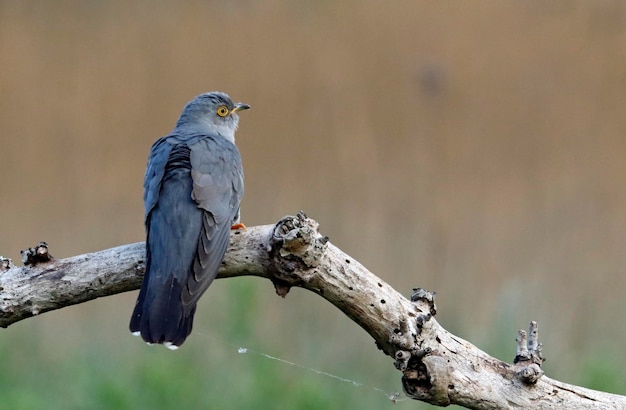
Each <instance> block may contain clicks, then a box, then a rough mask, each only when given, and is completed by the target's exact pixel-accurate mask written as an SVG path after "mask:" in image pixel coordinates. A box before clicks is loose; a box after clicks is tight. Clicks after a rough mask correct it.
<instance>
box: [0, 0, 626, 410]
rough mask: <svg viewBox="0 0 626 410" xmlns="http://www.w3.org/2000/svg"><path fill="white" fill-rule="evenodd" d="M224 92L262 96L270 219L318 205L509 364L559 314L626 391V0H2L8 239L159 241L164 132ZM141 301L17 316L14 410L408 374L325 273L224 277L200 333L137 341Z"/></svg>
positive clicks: (286, 403) (12, 248)
mask: <svg viewBox="0 0 626 410" xmlns="http://www.w3.org/2000/svg"><path fill="white" fill-rule="evenodd" d="M210 90H223V91H226V92H228V93H229V94H230V95H231V96H232V97H233V98H234V99H235V100H237V101H244V102H246V103H249V104H251V105H252V107H253V109H252V110H251V111H249V112H246V113H244V114H242V115H241V123H240V130H239V132H238V134H237V140H238V145H239V147H240V150H241V152H242V156H243V160H244V166H245V171H246V196H245V198H244V203H243V207H242V215H243V221H244V222H245V223H246V224H247V225H249V226H252V225H258V224H269V223H274V222H276V221H277V220H278V219H279V218H280V217H282V216H283V215H286V214H294V213H295V212H297V211H298V210H300V209H303V210H304V211H306V212H307V213H308V214H309V216H311V217H313V218H314V219H316V220H318V221H319V222H320V224H321V228H320V229H321V232H322V233H324V234H326V235H328V236H329V237H330V239H331V241H332V242H333V243H335V244H336V245H338V246H339V247H340V248H342V249H343V250H345V251H346V252H348V253H349V254H350V255H352V256H353V257H355V258H356V259H358V260H359V261H360V262H362V263H363V264H364V265H365V266H367V267H368V268H370V269H371V270H372V271H373V272H374V273H376V274H377V275H378V276H380V277H381V278H383V279H384V280H386V281H388V282H389V283H390V284H391V285H392V286H394V287H395V288H396V289H398V290H399V291H401V292H403V293H404V294H407V295H408V294H409V293H410V290H411V288H412V287H416V286H419V287H424V288H427V289H431V290H435V291H437V293H438V299H437V304H438V307H439V314H438V316H437V318H438V320H439V321H440V322H441V323H442V324H443V326H444V327H446V328H447V329H449V330H450V331H452V332H454V333H455V334H457V335H459V336H461V337H463V338H465V339H468V340H470V341H472V342H473V343H474V344H476V345H477V346H479V347H480V348H482V349H483V350H485V351H487V352H489V353H491V354H493V355H495V356H496V357H499V358H501V359H503V360H507V361H511V360H512V358H513V356H514V354H515V342H514V338H515V336H516V331H517V329H518V328H526V327H527V326H528V322H529V321H530V320H537V321H538V322H539V325H540V335H541V340H542V342H543V343H544V352H545V355H546V356H547V358H548V361H547V362H546V364H545V366H544V367H545V370H546V373H547V374H548V375H549V376H550V377H553V378H556V379H560V380H563V381H566V382H570V383H576V384H582V385H584V386H587V387H591V388H596V389H602V390H606V391H611V392H615V393H620V394H626V372H625V371H624V369H625V368H626V356H624V354H623V345H624V343H625V342H626V321H625V320H624V312H625V311H626V302H625V299H624V291H625V289H626V274H625V273H626V272H625V266H626V252H625V249H626V234H625V232H626V189H625V184H626V161H625V160H624V154H625V153H626V115H625V114H626V3H624V2H621V1H596V2H585V1H570V0H567V1H566V0H559V1H550V2H546V1H538V0H531V1H524V2H514V1H510V2H509V1H505V2H461V1H452V2H416V1H390V2H382V1H375V0H362V1H356V0H350V1H342V2H331V1H319V2H304V1H299V2H292V1H280V0H273V1H267V2H252V1H243V0H242V1H231V2H215V1H205V2H167V1H135V2H125V1H119V0H114V1H107V2H101V1H82V2H79V1H55V2H47V1H41V0H40V1H31V2H23V1H17V0H3V1H2V2H0V95H1V98H0V142H1V148H0V149H1V150H2V155H1V157H0V186H1V187H2V196H1V199H2V200H1V201H0V221H1V224H2V229H1V231H0V232H1V233H0V254H2V255H4V256H8V257H13V258H14V259H19V250H20V249H24V248H26V247H28V246H32V245H34V244H35V243H37V242H38V241H41V240H45V241H48V243H49V244H50V246H51V252H52V254H53V255H54V256H55V257H59V258H60V257H67V256H72V255H77V254H81V253H85V252H90V251H96V250H100V249H105V248H108V247H113V246H116V245H121V244H125V243H130V242H137V241H141V240H143V237H144V231H143V209H142V180H143V172H144V169H145V163H146V158H147V155H148V150H149V148H150V145H151V144H152V142H153V141H154V140H155V139H156V138H157V137H159V136H161V135H164V134H166V133H168V132H169V131H170V130H171V128H172V127H173V125H174V122H175V121H176V119H177V117H178V115H179V113H180V110H181V109H182V107H183V105H184V104H185V103H186V102H187V101H188V100H190V99H191V98H192V97H194V96H195V95H197V94H199V93H201V92H205V91H210ZM135 298H136V292H131V293H128V294H123V295H118V296H114V297H108V298H104V299H100V300H97V301H94V302H90V303H86V304H83V305H78V306H74V307H71V308H67V309H63V310H61V311H58V312H51V313H47V314H45V315H42V316H41V317H37V318H33V319H29V320H25V321H23V322H21V323H18V324H15V325H13V326H11V327H9V328H8V329H3V330H1V331H0V397H2V400H1V402H0V408H3V409H4V408H7V409H41V408H47V409H57V408H58V409H85V408H89V409H110V408H119V409H148V408H164V409H167V408H177V409H181V408H216V409H241V408H272V409H293V408H298V409H327V408H341V409H357V408H358V409H362V408H376V409H380V408H390V407H392V406H393V404H392V403H391V401H389V400H388V399H387V397H386V396H385V394H383V393H382V391H384V392H388V393H392V392H394V391H398V390H399V389H400V383H399V379H400V374H399V372H397V371H396V370H395V369H394V367H393V364H392V360H391V359H390V358H388V357H385V356H383V355H382V354H381V353H380V352H379V351H378V350H377V349H376V347H375V345H374V343H373V341H372V339H371V338H370V337H369V336H368V335H367V334H366V333H365V332H364V331H363V330H361V329H360V328H359V327H358V326H356V325H355V324H353V323H352V322H350V321H349V320H348V319H347V318H345V317H343V316H342V314H341V313H340V312H339V311H338V310H336V309H334V308H333V307H332V306H331V305H330V304H329V303H327V302H325V301H324V300H322V299H321V298H319V297H317V296H315V295H313V294H309V293H307V292H305V291H303V290H301V289H293V290H292V292H291V293H290V294H289V295H288V296H287V298H286V299H285V300H282V299H280V298H278V297H277V296H275V295H274V291H273V288H272V286H271V284H270V283H269V282H268V281H264V280H260V279H256V278H237V279H232V280H220V281H217V282H216V283H214V284H213V285H212V287H211V289H210V290H209V291H208V292H207V294H206V296H205V297H204V298H203V300H202V301H201V303H200V306H199V312H198V314H197V316H196V323H195V330H196V334H194V335H192V337H191V338H190V339H189V340H188V342H187V343H186V344H185V346H184V348H182V349H180V350H179V351H177V352H170V351H168V350H166V349H163V348H158V347H146V346H145V345H144V344H143V343H141V342H140V341H139V340H138V339H136V338H133V337H131V336H130V334H129V332H128V330H127V325H128V320H129V316H130V313H131V309H132V307H133V304H134V301H135ZM238 346H245V347H247V348H250V349H252V350H255V351H256V352H262V353H265V354H268V355H272V356H278V357H280V358H282V359H285V360H288V361H292V362H296V363H298V364H300V365H302V366H304V367H310V368H315V369H319V370H323V371H326V372H329V373H332V374H335V375H337V376H341V377H345V378H348V379H352V380H355V381H357V382H359V383H363V384H365V385H367V386H370V387H367V386H361V387H358V386H355V385H353V384H351V383H346V382H341V381H339V380H337V379H332V378H329V377H326V376H323V375H320V374H317V373H315V372H312V371H307V370H305V369H302V368H300V367H298V366H290V365H287V364H284V363H281V362H278V361H275V360H269V359H267V358H265V357H263V356H261V355H259V354H255V353H248V354H239V353H237V347H238ZM372 387H374V388H377V389H380V390H376V389H374V388H372ZM395 406H397V407H394V408H406V409H408V408H411V409H413V408H430V406H428V405H426V404H420V403H416V402H413V401H409V400H406V401H403V402H400V403H398V404H396V405H395Z"/></svg>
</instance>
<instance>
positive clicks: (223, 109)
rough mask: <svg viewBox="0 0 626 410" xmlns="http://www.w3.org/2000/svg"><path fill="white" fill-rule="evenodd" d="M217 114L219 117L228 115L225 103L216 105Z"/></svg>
mask: <svg viewBox="0 0 626 410" xmlns="http://www.w3.org/2000/svg"><path fill="white" fill-rule="evenodd" d="M216 112H217V115H219V116H220V117H226V116H227V115H228V108H227V107H226V106H225V105H220V106H219V107H217V111H216Z"/></svg>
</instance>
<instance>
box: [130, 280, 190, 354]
mask: <svg viewBox="0 0 626 410" xmlns="http://www.w3.org/2000/svg"><path fill="white" fill-rule="evenodd" d="M146 282H149V281H146ZM159 289H162V290H165V289H169V292H168V293H169V295H155V294H154V291H152V289H149V287H148V286H147V284H146V283H144V284H143V285H142V288H141V291H140V292H139V297H138V298H137V304H136V305H135V309H134V311H133V315H132V317H131V320H130V331H131V332H132V333H133V334H134V335H136V336H141V337H142V339H143V340H145V341H146V342H147V343H149V344H154V343H158V344H164V345H165V346H167V347H168V348H170V349H176V348H178V347H179V346H180V345H182V344H183V342H184V341H185V339H186V338H187V336H189V334H190V333H191V330H192V326H193V317H194V314H195V312H196V307H195V306H193V307H192V308H191V309H184V308H183V306H182V304H181V302H180V296H178V297H174V295H180V292H181V290H180V284H179V283H176V280H175V279H171V283H170V284H169V286H162V287H160V288H159ZM170 295H171V297H169V296H170Z"/></svg>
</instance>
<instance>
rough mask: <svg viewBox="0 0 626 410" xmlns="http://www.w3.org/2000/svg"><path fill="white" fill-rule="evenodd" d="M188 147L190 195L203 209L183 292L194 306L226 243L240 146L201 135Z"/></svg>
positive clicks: (234, 209)
mask: <svg viewBox="0 0 626 410" xmlns="http://www.w3.org/2000/svg"><path fill="white" fill-rule="evenodd" d="M189 148H190V155H189V159H190V163H191V178H192V180H193V191H192V194H191V195H192V198H193V199H194V200H195V201H196V203H197V204H198V208H200V209H201V210H202V211H203V212H202V227H201V229H200V238H199V240H198V247H197V252H196V257H195V259H194V262H193V267H192V271H193V274H192V275H189V278H188V279H187V286H186V288H185V289H183V293H182V301H183V305H184V306H188V307H193V306H195V304H196V302H197V301H198V299H199V298H200V296H201V295H202V293H203V292H204V291H205V290H206V288H207V287H208V286H209V285H210V284H211V282H212V281H213V279H215V276H216V275H217V271H218V269H219V267H220V265H221V263H222V259H223V258H224V253H225V252H226V248H227V247H228V241H229V237H230V226H231V224H232V222H233V220H234V219H235V218H236V217H237V215H238V214H239V203H240V202H241V198H242V196H243V168H242V165H241V157H240V155H239V150H238V149H237V147H236V146H235V144H233V143H231V142H230V141H228V140H226V139H224V138H221V137H216V138H213V137H208V138H202V139H199V140H197V141H195V142H194V143H191V144H190V145H189Z"/></svg>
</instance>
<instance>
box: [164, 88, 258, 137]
mask: <svg viewBox="0 0 626 410" xmlns="http://www.w3.org/2000/svg"><path fill="white" fill-rule="evenodd" d="M249 108H250V106H249V105H248V104H244V103H233V101H232V100H231V99H230V97H229V96H228V94H226V93H222V92H219V91H212V92H210V93H205V94H200V95H199V96H197V97H196V98H194V99H193V100H191V101H189V102H188V103H187V105H186V106H185V108H184V109H183V112H182V114H181V115H180V118H179V119H178V122H177V123H176V128H177V129H180V128H189V129H194V130H197V131H201V132H207V133H217V134H220V135H222V136H223V137H225V138H227V139H229V140H231V141H233V142H234V141H235V131H236V130H237V126H238V125H239V116H238V115H237V112H239V111H243V110H247V109H249Z"/></svg>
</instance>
